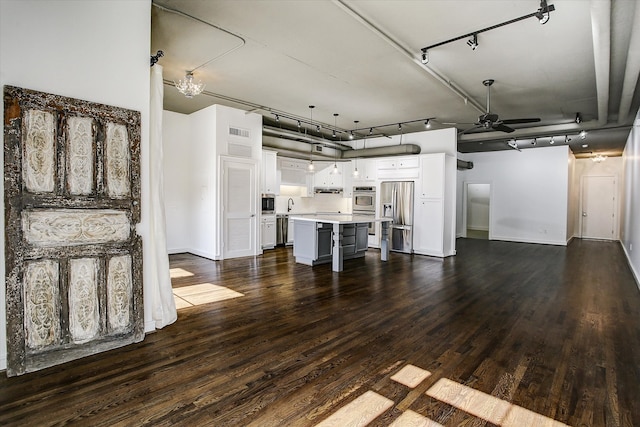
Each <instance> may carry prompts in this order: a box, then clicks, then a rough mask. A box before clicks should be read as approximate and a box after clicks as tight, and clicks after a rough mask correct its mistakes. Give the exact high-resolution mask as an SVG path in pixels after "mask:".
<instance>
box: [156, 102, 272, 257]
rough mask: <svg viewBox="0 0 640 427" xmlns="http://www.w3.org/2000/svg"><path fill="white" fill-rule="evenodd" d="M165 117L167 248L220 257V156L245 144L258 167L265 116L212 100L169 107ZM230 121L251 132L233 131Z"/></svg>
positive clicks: (171, 250)
mask: <svg viewBox="0 0 640 427" xmlns="http://www.w3.org/2000/svg"><path fill="white" fill-rule="evenodd" d="M163 119H164V123H163V130H162V138H163V147H164V150H165V157H164V158H165V165H164V167H165V169H164V173H165V207H166V209H167V247H168V250H169V252H170V253H177V252H191V253H194V254H196V255H200V256H203V257H206V258H209V259H221V258H222V233H221V224H220V220H221V218H219V215H218V211H219V206H218V203H219V201H220V196H219V192H220V188H219V186H220V185H221V180H220V179H219V174H220V171H219V162H218V159H219V156H226V155H230V154H231V155H233V154H234V150H237V149H240V150H244V149H245V148H246V153H247V157H250V158H251V159H253V160H255V161H256V162H257V165H258V170H259V164H260V163H259V162H260V160H261V158H262V116H260V115H259V114H256V113H251V114H247V113H246V112H245V111H244V110H239V109H236V108H231V107H225V106H222V105H212V106H210V107H207V108H203V109H202V110H199V111H196V112H195V113H192V114H190V115H183V114H177V113H171V112H169V111H165V112H164V114H163ZM230 126H232V127H235V128H240V129H243V130H247V131H249V137H247V138H245V137H239V136H234V135H229V127H230ZM230 147H231V148H230ZM234 147H235V148H234ZM238 147H239V148H238ZM256 202H257V200H256ZM256 234H257V233H256Z"/></svg>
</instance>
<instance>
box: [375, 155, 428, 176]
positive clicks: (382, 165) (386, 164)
mask: <svg viewBox="0 0 640 427" xmlns="http://www.w3.org/2000/svg"><path fill="white" fill-rule="evenodd" d="M376 172H377V177H378V179H416V178H418V177H419V176H420V158H419V156H398V157H388V158H382V159H378V160H376Z"/></svg>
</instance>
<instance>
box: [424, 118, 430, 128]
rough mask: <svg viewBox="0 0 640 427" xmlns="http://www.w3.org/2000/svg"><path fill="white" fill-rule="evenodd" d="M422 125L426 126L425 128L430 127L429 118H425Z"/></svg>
mask: <svg viewBox="0 0 640 427" xmlns="http://www.w3.org/2000/svg"><path fill="white" fill-rule="evenodd" d="M424 127H425V128H427V129H431V120H430V119H427V120H425V122H424Z"/></svg>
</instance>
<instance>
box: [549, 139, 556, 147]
mask: <svg viewBox="0 0 640 427" xmlns="http://www.w3.org/2000/svg"><path fill="white" fill-rule="evenodd" d="M555 143H556V141H555V139H553V137H551V139H550V140H549V144H550V145H553V144H555Z"/></svg>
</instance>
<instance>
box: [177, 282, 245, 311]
mask: <svg viewBox="0 0 640 427" xmlns="http://www.w3.org/2000/svg"><path fill="white" fill-rule="evenodd" d="M243 296H244V294H241V293H240V292H236V291H234V290H232V289H229V288H226V287H224V286H219V285H214V284H213V283H200V284H198V285H191V286H182V287H180V288H173V298H174V300H175V302H176V309H178V310H179V309H181V308H186V307H193V306H194V305H201V304H209V303H212V302H218V301H224V300H228V299H232V298H238V297H243Z"/></svg>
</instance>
